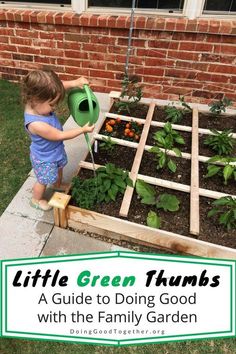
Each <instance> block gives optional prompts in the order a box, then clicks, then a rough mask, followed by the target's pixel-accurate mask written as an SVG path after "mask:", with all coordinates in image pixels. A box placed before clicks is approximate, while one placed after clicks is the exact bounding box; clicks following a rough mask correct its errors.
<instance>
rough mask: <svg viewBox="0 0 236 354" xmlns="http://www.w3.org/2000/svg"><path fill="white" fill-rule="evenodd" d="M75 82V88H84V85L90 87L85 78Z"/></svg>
mask: <svg viewBox="0 0 236 354" xmlns="http://www.w3.org/2000/svg"><path fill="white" fill-rule="evenodd" d="M73 81H74V87H80V88H83V86H84V85H89V81H88V80H87V79H86V78H85V77H83V76H81V77H79V78H78V79H76V80H73Z"/></svg>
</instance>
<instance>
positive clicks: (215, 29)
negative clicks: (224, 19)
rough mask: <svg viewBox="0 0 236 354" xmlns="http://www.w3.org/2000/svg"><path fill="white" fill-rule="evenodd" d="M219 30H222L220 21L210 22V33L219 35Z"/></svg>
mask: <svg viewBox="0 0 236 354" xmlns="http://www.w3.org/2000/svg"><path fill="white" fill-rule="evenodd" d="M219 30H220V21H219V20H210V23H209V32H211V33H219Z"/></svg>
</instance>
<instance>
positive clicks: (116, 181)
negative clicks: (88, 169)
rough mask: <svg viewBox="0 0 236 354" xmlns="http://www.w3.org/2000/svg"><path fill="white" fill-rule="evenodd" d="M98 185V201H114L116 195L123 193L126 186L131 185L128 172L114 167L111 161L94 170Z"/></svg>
mask: <svg viewBox="0 0 236 354" xmlns="http://www.w3.org/2000/svg"><path fill="white" fill-rule="evenodd" d="M96 173H97V179H98V185H99V187H100V188H99V201H101V202H102V201H105V202H109V201H111V200H113V201H115V200H116V197H117V195H118V194H119V193H120V194H124V192H125V189H126V186H127V185H128V186H130V187H132V186H133V182H132V180H131V179H130V178H129V172H128V171H124V170H122V169H121V168H119V167H116V166H115V165H114V164H112V163H108V164H106V165H105V166H104V167H99V168H98V169H97V170H96Z"/></svg>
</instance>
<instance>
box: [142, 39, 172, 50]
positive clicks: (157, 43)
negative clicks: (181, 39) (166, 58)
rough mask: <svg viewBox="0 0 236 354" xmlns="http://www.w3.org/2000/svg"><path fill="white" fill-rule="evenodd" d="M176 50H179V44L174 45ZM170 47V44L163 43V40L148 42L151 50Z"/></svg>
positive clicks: (167, 42)
mask: <svg viewBox="0 0 236 354" xmlns="http://www.w3.org/2000/svg"><path fill="white" fill-rule="evenodd" d="M173 44H174V45H175V46H176V48H178V43H173ZM169 46H170V42H169V41H162V40H158V41H148V47H149V48H167V49H168V48H169Z"/></svg>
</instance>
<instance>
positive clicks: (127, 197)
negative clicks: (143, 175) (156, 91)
mask: <svg viewBox="0 0 236 354" xmlns="http://www.w3.org/2000/svg"><path fill="white" fill-rule="evenodd" d="M154 108H155V104H154V103H150V106H149V110H148V113H147V117H146V121H145V124H144V127H143V131H142V134H141V138H140V141H139V145H138V148H137V151H136V155H135V158H134V162H133V166H132V169H131V172H130V178H131V179H132V181H133V184H134V185H135V182H136V178H137V175H138V170H139V166H140V164H141V160H142V156H143V151H144V147H145V143H146V140H147V136H148V131H149V128H150V124H151V120H152V116H153V112H154ZM133 191H134V187H129V186H127V188H126V191H125V194H124V198H123V201H122V204H121V208H120V213H119V215H120V216H123V217H127V215H128V212H129V207H130V203H131V199H132V195H133Z"/></svg>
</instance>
